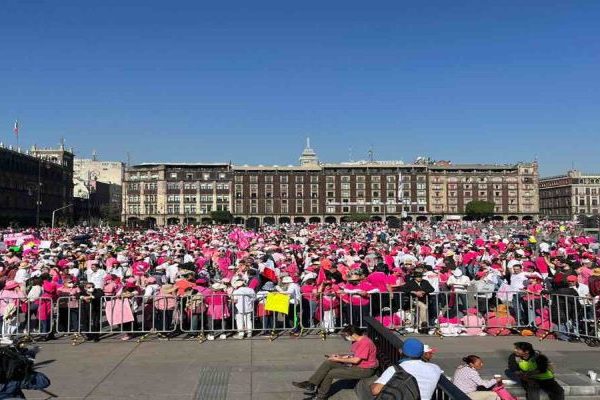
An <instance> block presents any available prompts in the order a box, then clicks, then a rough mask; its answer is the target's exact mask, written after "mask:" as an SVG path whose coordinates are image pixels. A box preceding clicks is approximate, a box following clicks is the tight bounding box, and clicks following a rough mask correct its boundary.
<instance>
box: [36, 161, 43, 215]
mask: <svg viewBox="0 0 600 400" xmlns="http://www.w3.org/2000/svg"><path fill="white" fill-rule="evenodd" d="M35 203H36V208H35V226H37V227H39V226H40V206H41V204H42V159H41V158H38V181H37V200H36V202H35Z"/></svg>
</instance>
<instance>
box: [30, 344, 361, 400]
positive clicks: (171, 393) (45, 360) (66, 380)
mask: <svg viewBox="0 0 600 400" xmlns="http://www.w3.org/2000/svg"><path fill="white" fill-rule="evenodd" d="M347 351H348V343H347V342H345V341H342V340H340V339H339V338H337V337H331V338H330V339H328V340H326V341H322V340H321V339H320V338H302V339H289V338H279V339H277V340H275V341H273V342H269V341H268V340H266V339H260V338H258V339H252V340H235V339H228V340H226V341H219V340H216V341H214V342H204V343H198V342H194V341H183V340H172V341H168V342H167V341H151V342H144V343H139V344H138V343H130V342H125V343H124V342H120V341H102V342H100V343H85V344H82V345H80V346H76V347H73V346H71V345H70V344H69V342H67V341H62V340H59V341H56V342H49V343H44V344H43V345H42V351H41V352H40V353H39V354H38V357H37V360H36V362H37V363H40V364H41V367H40V369H39V370H40V371H42V372H44V373H46V374H48V375H49V377H50V379H51V380H52V386H51V387H50V388H49V390H50V391H51V392H53V393H55V394H57V395H58V396H59V398H60V399H69V400H75V399H78V400H79V399H89V400H100V399H148V400H166V399H169V400H184V399H185V400H192V399H193V400H200V399H201V400H212V399H214V400H258V399H261V400H275V399H289V400H297V399H304V398H305V397H306V396H305V395H303V392H302V391H301V390H299V389H295V388H294V387H293V386H291V384H290V382H291V381H293V380H304V379H307V378H308V377H309V376H310V374H311V373H312V372H313V371H314V370H315V369H316V367H317V366H318V365H319V363H320V362H321V361H322V360H323V359H324V357H323V355H324V354H331V353H335V352H347ZM338 387H340V386H339V385H338ZM27 398H28V399H47V398H48V396H47V395H45V394H44V393H41V392H35V391H32V392H28V393H27ZM332 399H334V400H356V397H355V396H354V392H353V391H352V390H350V389H346V390H341V391H338V393H336V395H335V396H334V397H332Z"/></svg>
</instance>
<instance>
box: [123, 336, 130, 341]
mask: <svg viewBox="0 0 600 400" xmlns="http://www.w3.org/2000/svg"><path fill="white" fill-rule="evenodd" d="M129 339H131V336H129V335H125V336H123V337H122V338H121V340H122V341H124V342H125V341H127V340H129Z"/></svg>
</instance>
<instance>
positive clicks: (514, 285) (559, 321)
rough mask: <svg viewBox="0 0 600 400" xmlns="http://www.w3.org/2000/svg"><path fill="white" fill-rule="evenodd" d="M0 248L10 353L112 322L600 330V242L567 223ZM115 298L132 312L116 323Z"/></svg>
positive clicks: (93, 238)
mask: <svg viewBox="0 0 600 400" xmlns="http://www.w3.org/2000/svg"><path fill="white" fill-rule="evenodd" d="M0 239H1V240H0V320H1V321H2V340H3V341H5V342H8V341H10V340H11V339H12V338H13V337H14V336H15V335H18V334H36V335H39V336H40V337H41V338H42V339H52V338H53V337H54V336H55V335H56V334H57V333H65V334H69V333H73V334H75V333H77V334H79V333H81V334H83V335H84V336H85V338H87V339H88V340H99V339H100V338H101V337H102V336H101V334H103V333H105V332H107V326H108V331H110V332H117V331H118V332H120V333H122V339H123V340H129V339H131V338H132V337H134V336H136V335H142V334H144V333H146V332H150V331H156V332H160V333H163V334H165V335H177V334H181V333H186V334H188V335H192V336H193V335H202V336H203V337H205V338H206V339H208V340H214V339H219V338H220V339H225V338H227V337H229V336H231V335H234V336H235V337H237V338H240V339H242V338H247V337H250V336H253V335H259V334H271V333H272V332H274V331H282V330H285V331H287V332H289V333H290V334H291V335H299V334H301V331H302V329H316V330H319V331H321V332H334V331H339V330H340V329H342V328H343V327H344V326H347V325H357V326H364V318H365V317H366V316H372V317H375V318H376V319H377V320H378V321H379V322H381V323H382V324H383V325H385V326H386V327H388V328H391V329H396V330H403V331H408V332H414V331H419V332H421V333H428V334H441V335H486V334H487V335H510V334H517V333H518V334H523V335H539V336H540V337H545V338H559V339H565V340H569V339H570V340H572V339H573V338H574V337H577V336H578V335H581V334H586V335H588V334H590V335H596V332H595V330H594V329H595V327H596V323H595V321H596V314H597V312H598V307H597V304H598V296H600V260H599V245H598V242H597V241H596V240H595V239H594V238H592V237H589V236H586V235H583V234H581V233H580V232H578V231H577V226H576V224H574V223H570V222H557V221H540V222H534V221H527V222H525V221H523V222H498V221H493V222H485V223H484V222H453V221H443V222H438V223H430V222H405V223H403V224H402V226H401V227H398V228H391V227H389V226H387V225H386V224H384V223H381V222H370V223H347V224H286V225H277V226H268V225H266V226H262V227H260V228H258V229H256V230H248V229H245V228H243V227H241V226H235V225H209V226H167V227H163V228H155V229H147V230H146V229H144V230H139V229H124V228H92V227H75V228H57V229H49V228H42V229H23V230H18V229H5V230H2V231H0ZM273 293H281V294H285V295H286V296H287V297H285V298H286V301H287V302H288V305H287V309H286V310H285V311H286V312H277V311H273V309H271V308H270V307H268V306H267V303H268V302H269V298H270V297H269V296H270V295H271V294H273ZM116 302H121V306H122V303H124V302H126V303H127V306H128V307H127V310H123V307H119V315H118V318H115V316H114V315H112V314H111V313H112V312H114V309H116V308H115V303H116ZM109 306H110V307H113V308H110V310H109ZM129 313H131V316H129V315H128V314H129ZM115 326H118V328H117V329H115V328H114V327H115ZM584 331H585V332H584Z"/></svg>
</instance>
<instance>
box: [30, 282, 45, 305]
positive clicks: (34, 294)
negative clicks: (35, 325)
mask: <svg viewBox="0 0 600 400" xmlns="http://www.w3.org/2000/svg"><path fill="white" fill-rule="evenodd" d="M41 295H42V287H41V286H40V285H35V286H32V287H31V289H29V293H27V301H30V302H31V301H35V300H37V299H39V298H40V296H41Z"/></svg>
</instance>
